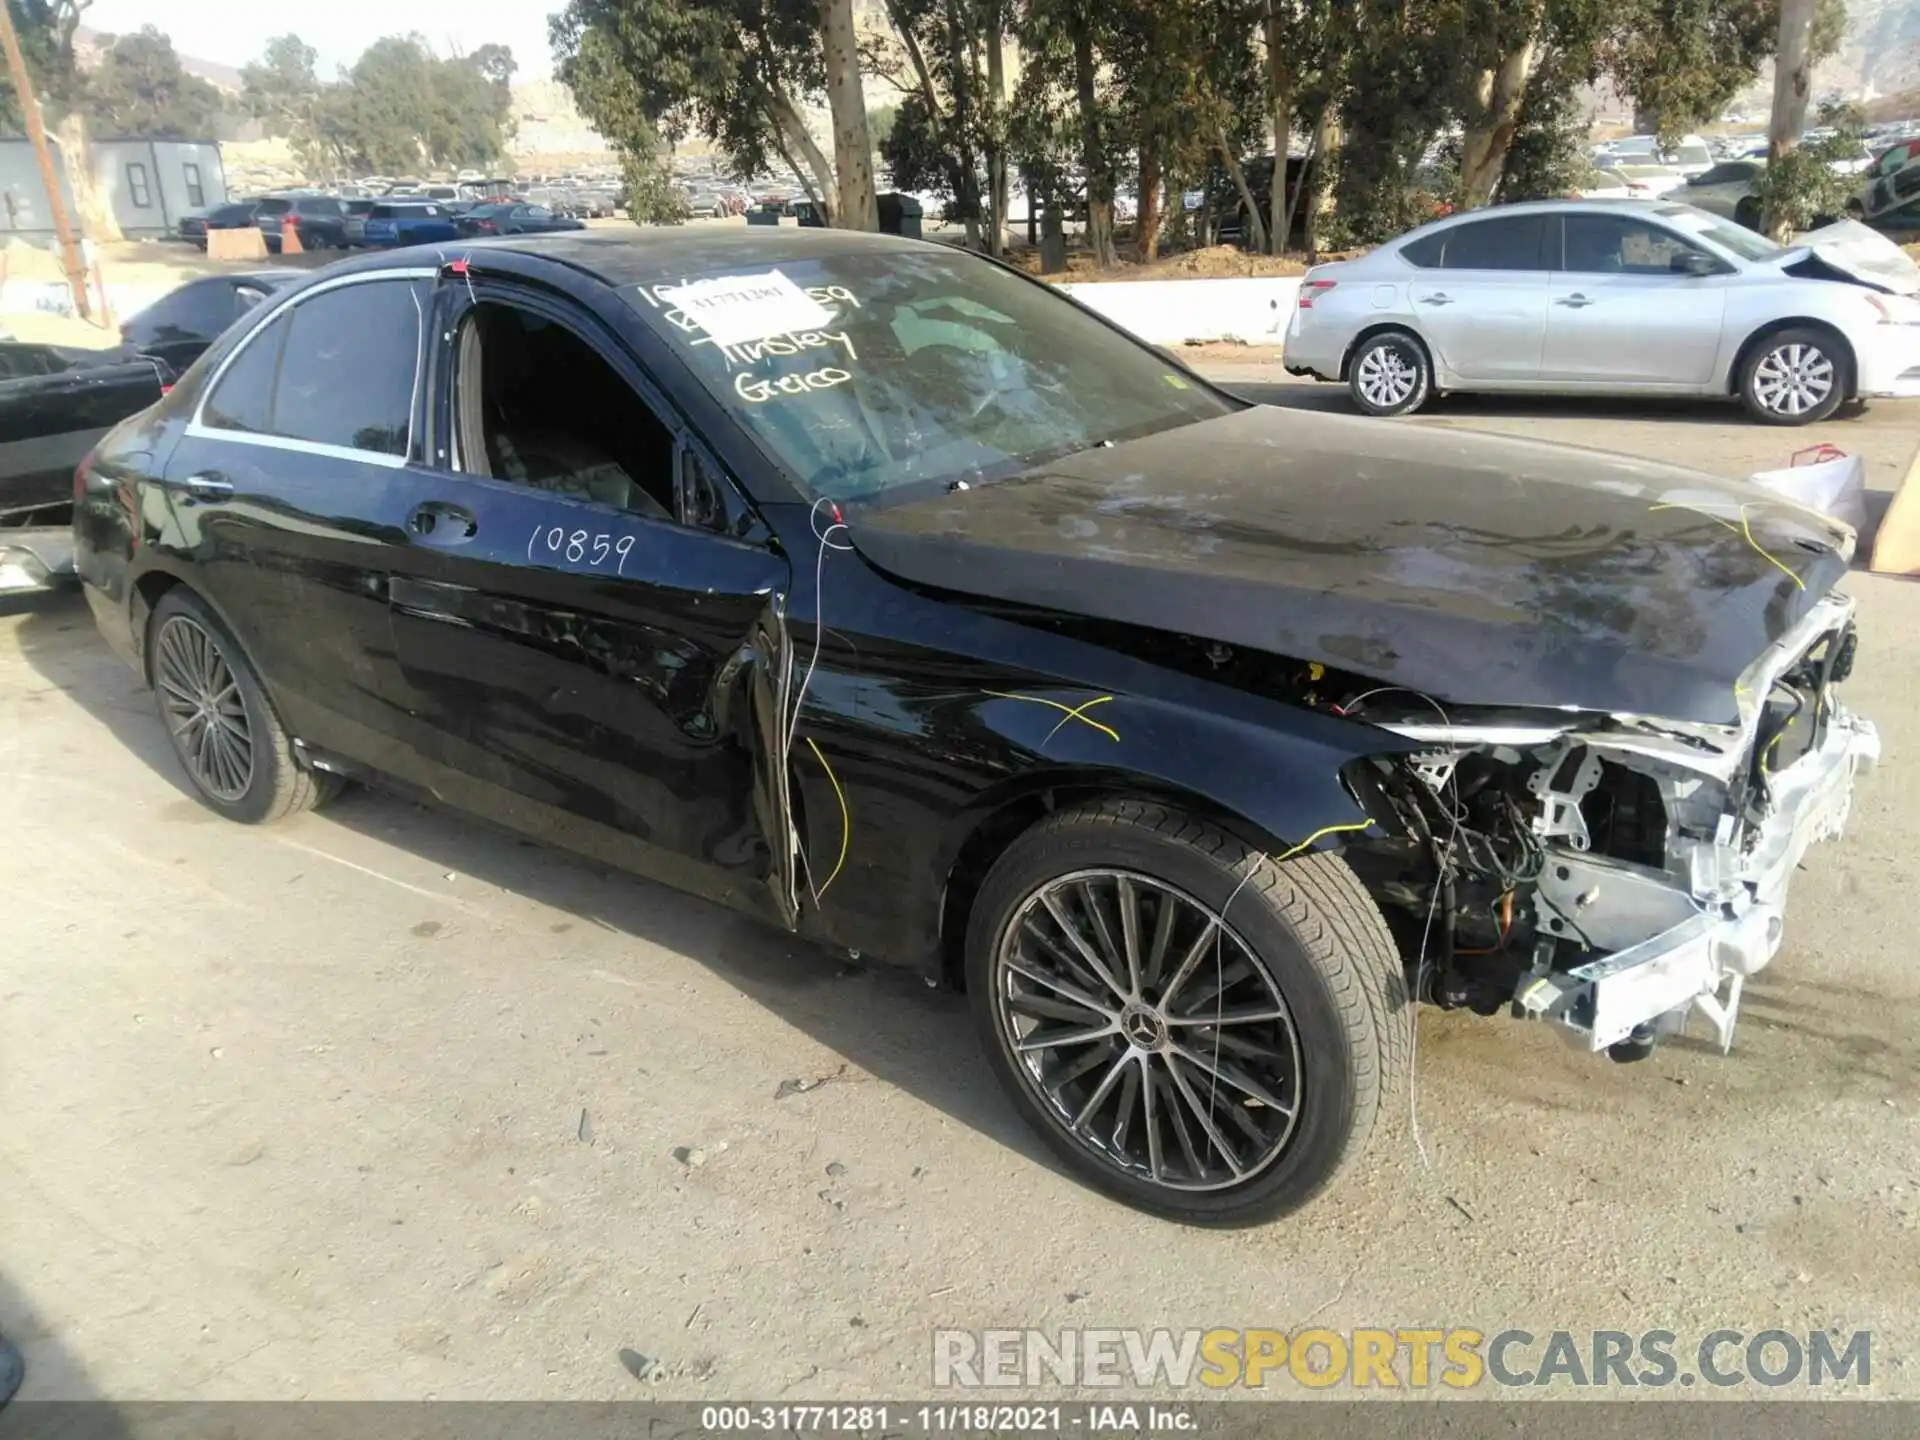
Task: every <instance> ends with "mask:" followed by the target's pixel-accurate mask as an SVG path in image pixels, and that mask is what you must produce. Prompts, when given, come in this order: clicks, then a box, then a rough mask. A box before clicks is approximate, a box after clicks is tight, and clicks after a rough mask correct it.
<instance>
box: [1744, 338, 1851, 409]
mask: <svg viewBox="0 0 1920 1440" xmlns="http://www.w3.org/2000/svg"><path fill="white" fill-rule="evenodd" d="M1753 388H1754V393H1755V394H1756V395H1757V396H1758V397H1759V400H1760V403H1761V404H1762V405H1764V406H1766V408H1767V409H1769V410H1771V411H1773V412H1774V413H1775V414H1777V415H1786V416H1790V417H1793V418H1795V419H1798V418H1799V417H1800V416H1802V415H1804V414H1806V413H1807V412H1808V411H1809V410H1811V409H1813V408H1814V407H1815V406H1816V405H1818V404H1819V403H1820V402H1821V401H1823V400H1825V399H1826V398H1827V396H1829V395H1831V394H1832V393H1833V361H1831V360H1829V359H1828V358H1827V357H1826V355H1825V353H1824V352H1822V351H1821V350H1820V349H1818V348H1817V347H1815V346H1812V345H1781V346H1779V347H1778V348H1776V349H1773V350H1769V351H1768V352H1767V353H1766V354H1765V355H1764V356H1762V357H1761V360H1760V367H1759V369H1758V370H1757V371H1756V372H1755V374H1754V377H1753Z"/></svg>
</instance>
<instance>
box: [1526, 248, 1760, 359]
mask: <svg viewBox="0 0 1920 1440" xmlns="http://www.w3.org/2000/svg"><path fill="white" fill-rule="evenodd" d="M1705 254H1706V252H1704V251H1702V250H1700V249H1699V248H1698V247H1696V246H1694V245H1692V244H1690V243H1689V242H1688V241H1687V240H1685V239H1683V238H1682V237H1681V236H1680V235H1678V234H1676V233H1675V232H1674V231H1672V230H1669V229H1667V228H1666V227H1665V226H1664V225H1660V224H1658V223H1656V222H1654V221H1652V220H1650V219H1648V218H1646V217H1644V216H1640V215H1599V214H1579V213H1576V214H1570V215H1568V216H1567V217H1566V240H1565V258H1564V261H1563V263H1562V265H1561V268H1560V269H1559V270H1557V271H1556V272H1555V273H1554V276H1553V285H1552V292H1551V296H1550V303H1549V304H1548V306H1547V348H1546V360H1545V363H1544V365H1543V366H1542V371H1543V374H1544V375H1545V376H1546V378H1548V379H1552V380H1566V381H1572V382H1587V383H1590V384H1594V385H1597V386H1623V387H1625V386H1631V387H1636V388H1637V387H1643V386H1644V387H1647V388H1653V387H1671V388H1674V389H1679V390H1698V389H1700V388H1702V387H1704V386H1705V385H1706V384H1707V383H1708V381H1710V380H1711V379H1712V378H1713V371H1714V362H1715V360H1716V359H1717V358H1718V357H1719V353H1720V325H1721V321H1722V318H1723V317H1724V315H1725V312H1726V306H1727V290H1726V286H1727V275H1728V274H1729V273H1731V272H1730V271H1729V270H1727V269H1726V267H1724V266H1723V267H1721V269H1722V272H1723V273H1718V274H1710V275H1690V274H1684V273H1681V272H1679V271H1676V270H1675V269H1674V266H1675V265H1676V263H1679V262H1680V261H1681V260H1682V258H1683V257H1685V256H1688V255H1700V256H1703V257H1704V256H1705ZM1709 258H1710V257H1709Z"/></svg>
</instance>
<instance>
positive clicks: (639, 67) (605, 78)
mask: <svg viewBox="0 0 1920 1440" xmlns="http://www.w3.org/2000/svg"><path fill="white" fill-rule="evenodd" d="M818 21H819V9H818V6H817V5H816V4H814V3H812V0H571V3H569V4H568V6H567V8H566V9H565V10H563V11H561V12H560V13H559V14H557V15H555V16H554V17H553V19H552V21H551V22H550V33H551V36H552V40H553V48H554V55H555V58H556V61H557V67H556V73H557V74H558V75H559V77H560V79H561V81H562V82H563V83H564V84H565V85H566V86H567V88H568V89H569V90H571V91H572V92H573V97H574V102H575V103H576V104H577V105H579V107H580V111H581V113H582V114H583V115H585V116H586V117H587V118H588V119H589V120H591V121H592V122H593V123H594V125H595V126H596V127H600V126H601V125H602V123H603V117H604V119H605V123H606V124H608V125H611V126H614V127H616V128H615V129H614V130H606V129H603V130H602V133H603V134H608V135H609V137H610V138H612V137H613V136H614V135H615V134H616V133H617V131H618V130H619V129H625V130H627V131H631V130H632V125H633V118H632V117H634V116H638V117H639V118H642V119H644V120H645V121H646V122H647V124H648V125H650V126H652V127H654V128H655V129H656V130H657V131H658V133H659V134H660V135H662V136H664V137H665V138H667V139H669V140H679V139H681V138H684V137H685V136H687V135H689V134H693V133H698V134H701V135H704V136H706V137H708V138H709V139H710V140H712V141H713V142H714V143H715V144H716V145H717V146H719V148H720V149H721V150H722V151H723V152H724V153H725V154H726V156H727V159H728V162H729V165H730V167H731V168H732V170H733V171H734V172H735V173H736V174H739V175H743V176H752V175H765V174H769V173H772V172H773V170H774V162H775V160H776V159H782V158H784V159H789V160H793V161H798V160H799V159H800V157H797V156H792V155H791V153H790V151H791V146H792V144H793V137H792V136H791V135H790V134H788V133H787V132H786V131H785V130H784V129H783V126H782V123H781V116H782V113H783V107H793V106H794V105H795V104H796V103H797V97H806V96H812V95H817V94H819V93H820V92H821V90H822V89H823V88H824V86H825V83H826V75H825V69H824V61H823V58H822V55H821V47H820V37H819V32H818V29H817V28H816V27H817V25H818ZM616 143H619V142H618V141H617V140H616ZM783 168H784V167H783Z"/></svg>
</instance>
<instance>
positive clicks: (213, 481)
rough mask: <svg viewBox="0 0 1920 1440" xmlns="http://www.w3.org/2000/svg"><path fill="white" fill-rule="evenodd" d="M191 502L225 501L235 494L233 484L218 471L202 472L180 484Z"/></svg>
mask: <svg viewBox="0 0 1920 1440" xmlns="http://www.w3.org/2000/svg"><path fill="white" fill-rule="evenodd" d="M180 488H181V489H183V490H185V491H186V492H187V498H188V499H189V500H224V499H226V498H227V497H228V496H229V495H231V494H233V482H232V481H231V480H229V479H227V477H226V476H224V475H222V474H221V473H220V472H219V471H218V470H202V471H201V472H200V473H199V474H198V475H189V476H188V477H187V478H186V479H185V480H183V481H181V482H180Z"/></svg>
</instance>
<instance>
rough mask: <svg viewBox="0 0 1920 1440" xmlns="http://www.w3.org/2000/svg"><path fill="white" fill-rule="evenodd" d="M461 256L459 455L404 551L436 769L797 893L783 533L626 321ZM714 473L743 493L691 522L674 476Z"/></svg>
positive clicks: (395, 614) (407, 635)
mask: <svg viewBox="0 0 1920 1440" xmlns="http://www.w3.org/2000/svg"><path fill="white" fill-rule="evenodd" d="M469 278H470V279H472V280H473V283H472V284H471V285H469V284H468V283H467V281H466V280H461V281H459V282H456V283H455V284H453V285H451V286H450V287H448V290H447V292H446V293H445V295H444V298H445V300H446V301H447V311H446V313H447V316H448V318H447V319H446V320H444V321H443V322H442V323H440V324H438V325H436V327H435V330H436V334H437V337H438V339H439V342H440V359H439V361H438V363H437V364H436V365H435V367H434V369H435V373H436V374H437V375H441V376H445V377H447V378H446V379H445V380H444V381H443V382H442V384H441V389H440V390H439V391H438V393H437V394H436V396H435V413H436V415H437V416H443V417H444V421H445V423H444V433H445V434H446V435H447V436H448V437H449V438H448V440H447V441H446V442H445V443H444V444H443V443H442V442H441V441H438V440H436V442H435V447H434V449H435V455H436V457H438V456H439V455H440V454H441V452H442V450H443V449H444V451H445V454H446V462H445V464H446V468H444V469H442V470H440V471H438V472H437V473H436V472H431V471H418V472H408V473H407V474H406V475H405V476H404V477H402V482H403V484H404V488H405V491H406V498H405V507H406V509H405V516H404V520H403V525H404V532H405V544H404V545H403V546H401V547H400V548H398V549H396V550H395V551H393V552H392V553H391V555H390V557H389V559H390V562H391V564H392V566H393V580H392V591H391V594H392V626H393V636H394V647H395V651H396V654H397V657H398V662H399V665H400V668H401V671H402V674H403V677H404V681H405V684H406V686H407V694H408V699H407V707H408V709H409V710H410V711H412V712H413V713H414V714H416V715H417V716H418V717H419V718H420V720H421V722H422V724H423V725H424V726H425V727H426V729H427V730H429V731H430V732H431V733H432V735H433V737H434V739H435V743H436V745H437V747H438V748H437V751H436V755H435V759H436V762H437V763H436V770H437V773H436V775H435V777H434V780H433V788H434V789H435V791H436V792H437V793H439V794H441V795H442V796H444V797H445V798H447V799H448V800H450V801H452V802H453V803H456V804H458V805H461V806H462V807H464V808H467V809H471V810H474V811H476V812H478V813H481V814H485V815H488V816H490V817H492V818H494V819H496V820H498V821H500V822H502V823H504V824H507V825H510V826H512V827H514V828H516V829H519V830H522V831H526V832H531V833H535V834H540V835H542V836H544V837H545V838H549V839H552V840H555V841H557V842H558V843H561V844H565V845H568V846H569V847H571V848H573V849H576V850H581V851H583V852H586V853H589V854H594V855H598V856H599V857H600V858H602V859H605V860H608V861H610V862H613V863H617V864H621V865H626V866H630V867H632V868H635V869H639V870H642V871H644V872H648V873H652V874H655V875H657V876H659V877H660V878H661V879H664V880H667V881H669V882H670V883H673V884H675V885H679V886H682V887H684V888H689V889H693V890H696V891H701V892H704V893H707V894H709V895H713V896H715V897H725V898H728V899H730V900H732V901H733V902H734V903H740V901H741V900H743V899H744V900H746V901H748V902H749V903H753V904H756V905H757V906H758V907H759V908H761V909H763V910H765V911H767V912H768V913H769V914H770V915H771V916H772V917H773V918H776V919H789V918H791V917H790V912H789V910H788V908H787V905H786V904H785V903H783V902H786V901H790V899H791V888H790V885H787V884H785V883H783V876H782V874H781V871H780V868H779V867H778V866H777V865H776V864H775V861H774V846H773V844H772V843H771V841H770V838H769V837H770V835H771V834H774V833H778V832H777V831H775V830H773V829H772V827H771V824H770V817H769V813H768V811H767V810H766V808H765V806H764V804H763V803H762V802H764V801H765V799H766V792H767V790H768V787H769V786H770V785H771V779H770V776H769V774H768V772H767V770H766V768H765V767H766V764H767V757H768V756H769V755H770V754H771V750H770V742H771V736H772V735H773V733H774V731H773V726H772V723H771V719H770V717H771V715H772V714H773V712H774V707H775V700H774V697H773V696H772V694H771V693H770V691H768V690H767V689H766V688H765V685H766V678H767V675H768V672H769V668H770V665H772V664H773V663H774V662H775V660H776V658H777V657H779V656H780V655H781V654H782V652H783V649H784V625H783V623H782V622H781V621H780V619H779V603H780V601H779V597H780V596H781V595H782V594H783V593H784V592H785V590H786V588H787V585H788V565H787V562H786V560H785V558H784V557H782V556H781V555H779V554H777V553H776V552H775V551H774V550H773V549H772V548H771V545H770V544H769V543H768V542H767V541H766V540H765V539H763V538H761V537H760V536H759V535H758V534H756V533H754V531H753V528H752V527H751V526H749V525H744V524H742V523H739V522H740V521H741V520H742V519H743V518H744V517H746V516H747V515H748V514H749V513H750V512H748V511H747V510H746V509H745V506H744V502H743V501H740V500H739V496H738V492H737V490H735V489H734V488H733V487H732V486H731V482H729V481H727V480H726V479H725V478H724V477H722V476H720V475H719V473H718V470H717V467H715V466H714V464H713V462H712V461H711V460H709V459H708V458H707V457H706V455H705V453H704V451H703V450H702V448H701V447H700V446H699V444H698V442H697V441H696V440H695V439H694V438H693V437H691V436H688V435H687V434H685V433H684V432H683V431H682V430H681V429H680V428H679V426H678V424H677V422H676V421H675V419H674V417H673V414H672V412H671V411H670V410H668V409H667V408H666V407H665V406H664V404H663V403H661V401H660V399H659V397H658V393H657V392H656V391H654V390H653V389H652V387H651V385H650V384H649V382H647V381H646V380H645V378H644V376H642V375H641V373H640V372H639V370H638V368H637V367H636V366H635V365H634V364H633V362H632V360H631V358H630V357H629V356H628V355H627V354H626V353H625V351H624V349H623V348H622V347H621V346H620V344H619V342H618V340H617V339H616V338H615V337H613V336H612V335H611V334H610V332H607V331H605V330H604V329H602V328H601V327H600V326H599V325H598V323H597V322H596V321H595V320H594V319H593V318H592V317H591V316H590V315H588V314H586V313H585V312H584V311H582V310H579V309H577V308H576V307H574V306H572V305H571V304H567V303H563V302H561V301H560V300H558V299H557V298H556V297H553V296H551V295H547V294H545V293H544V292H532V291H528V290H523V289H521V288H519V287H507V286H504V285H502V284H500V283H499V282H492V283H489V282H487V281H486V280H484V279H482V278H477V277H469ZM489 370H491V371H492V373H491V374H489ZM701 484H704V486H705V487H706V493H709V494H717V493H720V492H721V491H724V492H725V494H726V496H728V497H730V500H731V502H732V503H731V504H730V505H728V504H721V505H708V506H702V507H696V510H695V512H694V513H693V515H692V518H695V519H698V520H700V521H702V522H703V523H699V524H688V523H683V522H682V516H683V515H684V514H688V513H689V512H688V509H687V506H686V505H685V503H684V502H683V500H682V498H681V495H682V491H683V489H687V488H689V487H691V488H698V487H699V485H701ZM729 517H732V518H731V519H730V518H729ZM756 684H757V685H760V686H761V687H762V688H761V690H760V691H759V692H758V693H756V692H755V691H754V689H753V688H752V687H753V686H754V685H756Z"/></svg>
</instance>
